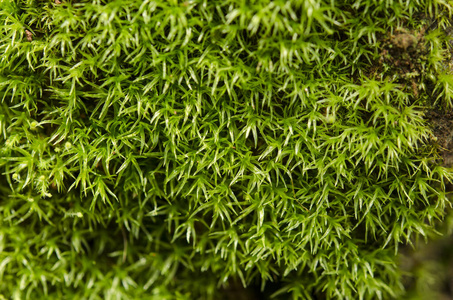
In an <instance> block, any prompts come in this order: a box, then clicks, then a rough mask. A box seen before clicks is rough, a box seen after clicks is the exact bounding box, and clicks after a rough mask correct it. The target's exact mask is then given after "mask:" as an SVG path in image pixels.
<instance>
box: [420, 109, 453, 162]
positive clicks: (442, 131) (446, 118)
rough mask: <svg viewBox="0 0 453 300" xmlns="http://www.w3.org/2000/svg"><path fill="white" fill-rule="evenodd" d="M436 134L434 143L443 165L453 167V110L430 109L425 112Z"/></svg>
mask: <svg viewBox="0 0 453 300" xmlns="http://www.w3.org/2000/svg"><path fill="white" fill-rule="evenodd" d="M425 117H426V119H427V120H428V122H429V123H430V125H431V130H432V132H433V134H434V141H433V143H434V145H435V147H436V148H437V149H438V152H439V154H440V156H441V158H442V161H441V162H440V163H441V165H442V166H444V167H447V168H450V167H453V111H440V110H429V111H428V112H427V113H426V114H425Z"/></svg>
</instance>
